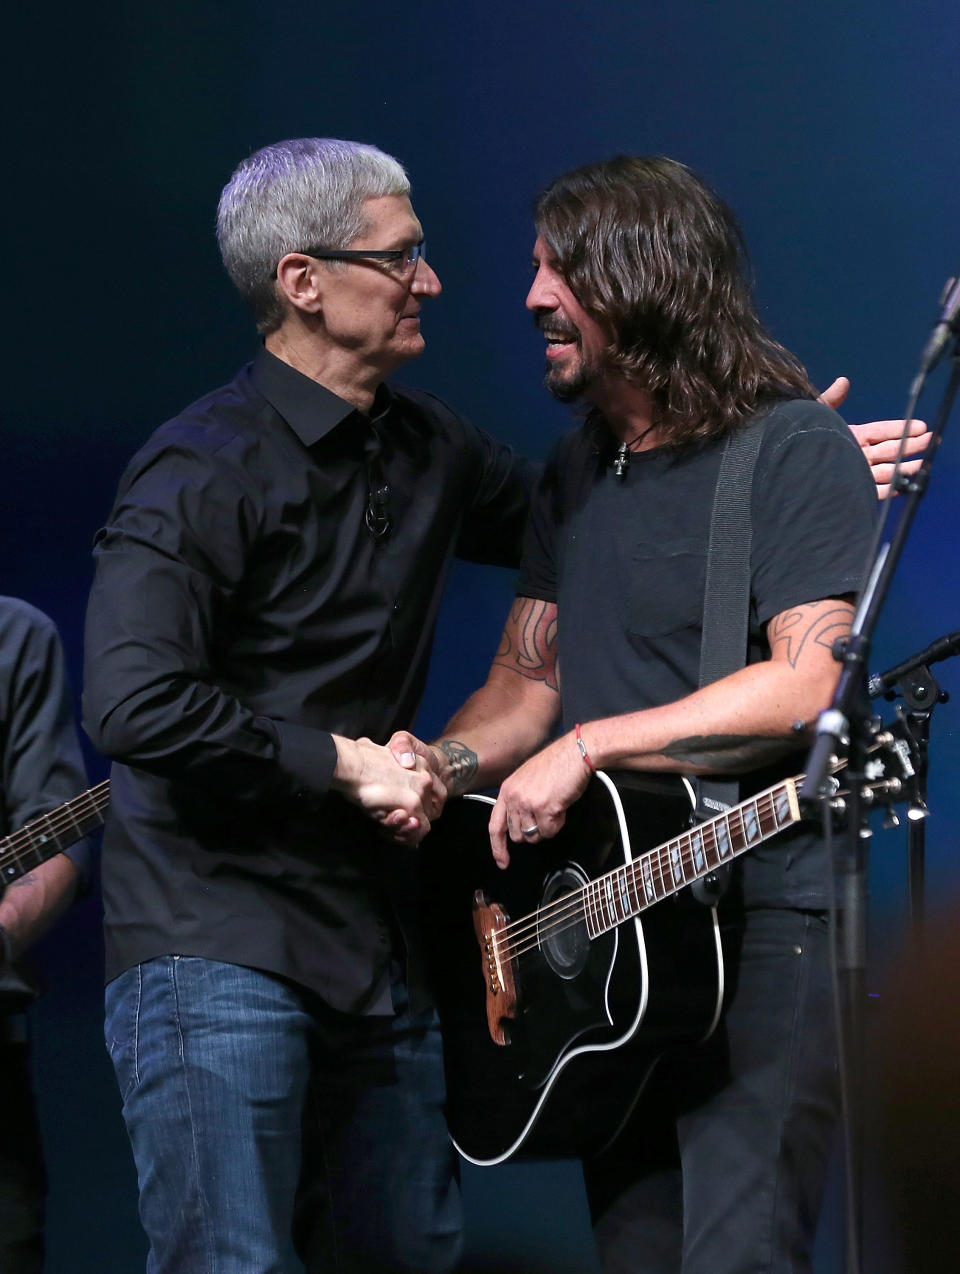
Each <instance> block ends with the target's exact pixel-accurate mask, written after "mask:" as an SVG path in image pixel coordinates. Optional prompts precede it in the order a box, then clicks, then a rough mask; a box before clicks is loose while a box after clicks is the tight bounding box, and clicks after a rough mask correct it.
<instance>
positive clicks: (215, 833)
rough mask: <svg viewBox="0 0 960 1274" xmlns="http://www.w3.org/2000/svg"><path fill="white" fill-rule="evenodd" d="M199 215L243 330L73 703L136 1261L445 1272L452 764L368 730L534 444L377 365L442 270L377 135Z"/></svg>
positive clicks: (421, 657)
mask: <svg viewBox="0 0 960 1274" xmlns="http://www.w3.org/2000/svg"><path fill="white" fill-rule="evenodd" d="M218 238H219V242H220V248H221V253H222V256H223V260H224V263H225V265H226V267H227V270H228V272H229V274H230V276H231V278H232V279H233V281H234V283H235V284H236V286H237V287H238V288H239V290H240V292H241V293H242V294H243V295H244V296H245V297H246V299H247V300H248V301H249V302H250V304H251V306H252V308H253V311H254V314H255V317H256V320H257V324H258V327H259V330H260V332H261V333H262V335H263V337H264V348H263V349H262V350H261V351H260V352H259V353H258V354H257V356H256V358H255V359H254V361H253V363H252V364H251V365H250V366H248V367H246V368H245V369H244V370H242V371H241V372H240V373H239V375H238V376H237V377H236V378H235V379H234V380H233V381H232V382H231V383H230V384H229V385H226V386H224V387H223V388H221V389H219V390H217V391H215V392H214V393H212V394H210V395H208V396H207V397H205V398H202V399H201V400H200V401H199V402H197V403H194V404H193V405H192V406H190V407H188V408H187V409H186V410H185V411H183V412H182V413H181V414H180V415H179V416H178V417H176V418H175V419H174V420H172V421H169V422H168V423H166V424H165V425H163V426H161V428H160V429H159V430H158V431H157V432H156V433H155V434H154V436H153V437H152V438H151V439H150V440H149V442H148V443H147V444H146V445H145V446H144V447H143V448H142V449H141V450H140V451H139V452H138V454H137V455H136V456H135V457H134V459H133V460H132V462H131V463H130V465H129V467H128V468H127V470H126V473H125V474H124V476H123V478H122V480H121V484H120V489H119V493H118V496H117V500H116V504H115V507H114V509H113V512H112V513H111V515H110V518H109V521H108V523H107V525H106V527H105V528H104V529H103V530H101V531H100V532H99V533H98V536H97V539H96V546H95V558H96V575H95V580H94V584H93V588H92V592H91V597H90V603H89V609H88V616H87V627H86V652H85V653H86V665H85V666H86V675H85V686H84V720H85V725H86V728H87V730H88V732H89V734H90V737H91V738H92V740H93V742H94V743H95V745H96V746H97V747H98V748H99V749H100V751H101V752H103V753H104V754H105V755H106V756H108V757H111V758H112V759H113V760H114V762H115V764H114V765H113V768H112V773H111V784H112V789H111V790H112V807H111V813H110V816H109V819H108V823H107V828H106V833H105V841H104V848H105V853H104V869H103V891H104V912H105V941H106V977H107V983H108V985H107V991H106V1007H107V1014H106V1038H107V1043H108V1047H109V1051H110V1054H111V1057H112V1059H113V1063H114V1067H115V1069H116V1073H117V1077H118V1081H119V1084H120V1088H121V1092H122V1096H123V1113H124V1118H125V1121H126V1124H127V1129H128V1132H129V1135H130V1140H131V1144H132V1147H133V1152H134V1158H135V1160H136V1164H137V1171H138V1177H139V1185H140V1215H141V1218H142V1221H143V1224H144V1227H145V1229H146V1232H147V1235H148V1238H149V1241H150V1255H149V1258H148V1269H149V1270H150V1271H151V1272H152V1274H161V1272H162V1274H174V1272H183V1274H186V1272H187V1271H190V1272H191V1274H196V1271H198V1270H203V1271H205V1274H252V1271H254V1270H256V1271H263V1272H264V1274H266V1272H268V1271H269V1272H271V1274H272V1272H274V1271H281V1270H288V1269H293V1268H296V1267H297V1261H296V1256H294V1254H293V1251H292V1250H291V1243H292V1247H293V1248H294V1249H295V1250H296V1253H297V1255H298V1256H299V1258H300V1260H301V1261H302V1262H303V1264H304V1265H305V1266H306V1267H307V1268H308V1269H309V1270H310V1271H320V1270H343V1271H350V1272H353V1271H366V1270H375V1271H378V1274H383V1272H384V1271H390V1270H408V1271H416V1272H417V1274H431V1272H433V1271H438V1272H439V1271H446V1270H450V1269H452V1268H453V1267H454V1266H455V1264H456V1262H457V1260H458V1257H459V1252H460V1249H461V1242H462V1240H461V1215H460V1203H459V1194H458V1188H457V1184H456V1167H455V1162H454V1160H453V1156H452V1151H451V1147H450V1144H449V1140H448V1138H447V1136H446V1132H445V1127H444V1123H443V1113H442V1106H443V1100H444V1087H443V1079H442V1068H441V1060H440V1042H439V1036H438V1031H437V1026H436V1020H435V1015H434V1014H433V1012H432V1010H431V1008H430V1003H429V997H428V994H427V990H426V987H425V985H424V971H423V967H422V958H421V952H420V949H419V943H418V935H417V927H416V923H415V921H414V914H415V909H416V896H415V887H414V883H413V871H412V867H413V846H415V845H416V843H418V842H419V840H420V839H421V838H422V836H423V835H424V834H425V833H426V831H427V829H428V828H429V825H430V820H431V819H432V818H434V817H435V816H436V815H437V813H438V812H439V810H440V808H441V805H442V802H443V799H444V797H445V794H446V791H445V787H444V786H443V784H442V783H440V782H439V780H438V779H437V778H436V776H435V775H433V773H432V771H431V769H430V766H429V765H428V764H427V763H426V762H424V761H423V760H422V759H419V758H414V756H413V755H412V754H411V755H410V756H408V757H404V758H403V759H404V764H403V765H400V764H397V762H396V760H395V759H394V757H393V755H392V754H391V752H390V751H389V750H388V749H387V748H386V747H385V746H384V744H385V741H386V740H387V739H389V738H390V737H391V734H392V733H393V732H394V731H396V730H397V729H399V728H400V727H404V726H409V724H410V722H411V721H412V720H413V718H414V716H415V713H416V709H417V706H418V703H419V699H420V695H421V692H422V688H423V683H424V677H425V671H426V665H427V658H428V654H429V650H430V645H431V640H432V635H433V630H434V626H435V619H436V613H437V606H438V602H439V598H440V593H441V589H442V585H443V581H444V579H445V575H446V571H447V568H448V564H449V561H450V558H451V556H453V555H456V556H459V557H463V558H467V559H469V560H472V561H477V562H489V563H499V564H505V565H516V564H517V562H518V561H519V545H520V541H521V537H522V528H523V524H524V521H525V516H526V509H527V504H528V499H529V494H530V490H531V486H532V473H531V470H530V468H529V467H528V466H527V464H526V462H522V461H518V460H516V459H515V458H514V457H513V455H512V453H511V451H510V449H509V448H507V447H504V446H502V445H499V444H497V443H496V442H494V441H493V440H492V439H491V438H489V437H488V436H487V435H486V434H484V433H482V432H481V431H480V430H478V429H476V428H474V427H473V426H471V425H470V424H469V423H468V422H467V421H466V420H464V419H463V417H461V416H460V415H459V414H457V413H456V412H455V411H453V410H452V409H451V408H449V407H448V406H447V405H446V404H445V403H443V402H441V401H440V400H439V399H437V398H434V397H433V396H431V395H430V394H427V393H422V392H418V391H414V390H409V389H397V388H389V387H388V386H387V385H386V384H385V377H387V376H388V375H390V374H391V373H392V372H394V371H396V370H397V369H398V368H400V367H401V366H402V365H403V364H404V363H405V362H407V361H408V360H410V359H413V358H415V357H416V356H417V355H418V354H419V353H420V352H421V350H422V349H423V345H424V341H423V336H422V334H421V331H420V311H421V306H422V304H423V302H424V300H426V299H428V298H432V297H434V296H436V295H437V294H438V293H439V292H440V282H439V280H438V278H437V275H436V274H435V272H434V271H433V269H432V268H431V267H430V265H429V264H428V262H427V259H426V257H425V255H424V252H423V236H422V231H421V226H420V223H419V221H418V220H417V218H416V216H415V214H414V211H413V209H412V207H411V204H410V199H409V183H408V180H407V177H406V174H405V173H404V171H403V169H402V168H401V166H400V165H399V164H398V163H397V162H396V161H395V160H393V159H392V158H390V157H389V156H387V155H384V154H383V153H382V152H380V151H378V150H376V149H374V148H373V147H369V146H364V145H359V144H356V143H351V142H343V141H335V140H329V139H309V138H308V139H299V140H293V141H287V142H281V143H278V144H276V145H274V146H268V147H266V148H264V149H263V150H261V151H259V152H257V153H256V154H254V155H252V156H251V157H250V158H249V159H247V160H245V161H244V162H243V163H242V164H240V166H239V167H238V168H237V170H236V172H235V173H234V174H233V176H232V177H231V179H230V181H229V182H228V184H227V186H226V188H225V189H224V191H223V194H222V196H221V200H220V207H219V214H218ZM833 392H835V393H836V392H837V389H836V387H833ZM839 392H840V394H841V396H842V392H843V390H842V387H841V389H840V391H839ZM878 428H879V433H878V432H877V431H874V433H873V435H872V438H871V441H876V440H877V439H882V438H883V437H889V436H892V434H891V431H890V430H887V429H885V428H882V427H878ZM888 447H889V443H884V442H882V441H881V442H880V449H879V451H877V453H876V454H877V456H878V458H880V457H881V455H882V454H884V449H885V448H888ZM411 764H412V765H414V766H415V768H414V769H410V768H408V767H409V766H410V765H411ZM378 824H380V826H378ZM384 832H385V833H386V835H384ZM291 1234H292V1240H291Z"/></svg>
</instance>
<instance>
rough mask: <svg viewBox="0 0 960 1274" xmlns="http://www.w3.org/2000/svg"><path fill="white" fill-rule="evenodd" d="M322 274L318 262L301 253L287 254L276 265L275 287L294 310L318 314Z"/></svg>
mask: <svg viewBox="0 0 960 1274" xmlns="http://www.w3.org/2000/svg"><path fill="white" fill-rule="evenodd" d="M322 283H323V280H322V274H321V267H320V264H319V262H317V261H314V259H313V258H312V257H307V256H304V254H303V253H302V252H288V253H287V255H286V256H284V257H281V258H280V261H279V262H278V264H277V287H278V288H279V290H280V293H281V295H282V296H284V297H286V299H287V301H288V302H289V304H290V305H292V306H293V307H294V309H297V310H301V311H302V312H303V313H305V314H319V312H320V310H321V309H322V308H323V286H322Z"/></svg>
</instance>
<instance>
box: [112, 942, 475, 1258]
mask: <svg viewBox="0 0 960 1274" xmlns="http://www.w3.org/2000/svg"><path fill="white" fill-rule="evenodd" d="M106 1006H107V1018H106V1038H107V1046H108V1048H109V1051H110V1055H111V1058H112V1060H113V1064H114V1068H115V1070H116V1073H117V1078H118V1081H119V1084H120V1090H121V1094H122V1097H123V1115H124V1119H125V1121H126V1125H127V1131H128V1133H129V1136H130V1141H131V1144H132V1147H133V1154H134V1159H135V1160H136V1165H137V1174H138V1178H139V1184H140V1217H141V1220H142V1222H143V1226H144V1229H145V1230H146V1232H147V1236H148V1238H149V1240H150V1254H149V1257H148V1260H147V1271H148V1274H290V1272H291V1271H294V1270H298V1269H301V1268H302V1266H301V1264H300V1261H302V1262H303V1264H304V1265H305V1267H306V1268H307V1270H309V1271H310V1274H320V1272H321V1271H324V1272H326V1271H331V1272H334V1274H367V1272H368V1271H369V1272H370V1274H372V1272H373V1271H376V1272H377V1274H385V1272H386V1271H397V1272H398V1274H399V1272H401V1271H403V1272H409V1274H413V1272H414V1271H415V1272H416V1274H446V1271H449V1270H452V1269H453V1268H454V1267H455V1265H456V1263H457V1260H458V1258H459V1254H460V1247H461V1213H460V1197H459V1188H458V1185H457V1181H456V1164H455V1156H454V1152H453V1150H452V1147H451V1145H450V1142H449V1139H448V1137H447V1132H446V1125H445V1123H444V1119H443V1100H444V1084H443V1071H442V1061H441V1051H440V1038H439V1030H438V1028H437V1025H436V1020H435V1018H434V1017H433V1015H432V1014H422V1015H412V1014H410V1013H409V1012H408V1011H407V1001H406V992H405V988H404V987H403V985H402V983H401V982H400V981H399V979H395V982H394V1006H395V1008H396V1010H397V1015H396V1016H395V1017H393V1018H370V1017H359V1016H356V1017H355V1016H352V1015H346V1014H342V1013H337V1012H335V1011H334V1010H332V1009H330V1008H329V1007H328V1006H326V1005H324V1004H323V1003H322V1002H321V1001H320V1000H318V999H317V998H316V997H312V996H310V995H309V994H308V993H306V992H303V991H302V990H299V989H297V988H296V987H293V986H291V985H289V984H287V983H285V982H283V981H282V980H280V979H278V978H275V977H271V976H270V975H268V974H264V973H259V972H256V971H255V970H252V969H246V968H241V967H239V966H237V965H232V964H222V963H218V962H216V961H211V960H203V959H197V958H194V957H187V956H182V957H181V956H165V957H162V958H160V959H156V960H151V961H149V962H148V963H146V964H142V965H139V966H136V967H134V968H132V969H128V970H127V971H126V972H125V973H123V974H121V976H120V977H118V978H116V979H115V980H114V981H113V982H111V983H110V985H109V986H108V987H107V994H106ZM294 1248H295V1249H296V1252H297V1253H298V1254H299V1257H300V1261H298V1260H297V1258H296V1256H294Z"/></svg>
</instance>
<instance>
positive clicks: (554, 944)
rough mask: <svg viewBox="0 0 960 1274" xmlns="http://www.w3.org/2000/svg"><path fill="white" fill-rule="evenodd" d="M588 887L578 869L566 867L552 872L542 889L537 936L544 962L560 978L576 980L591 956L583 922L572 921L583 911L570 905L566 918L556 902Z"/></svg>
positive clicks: (586, 881)
mask: <svg viewBox="0 0 960 1274" xmlns="http://www.w3.org/2000/svg"><path fill="white" fill-rule="evenodd" d="M587 883H588V878H587V877H586V876H585V875H584V874H583V873H582V872H581V871H580V870H579V868H577V867H573V866H570V865H568V866H566V867H564V868H563V869H562V870H561V871H558V872H554V874H553V875H552V876H550V877H549V878H548V880H547V882H546V884H545V886H544V890H543V896H542V898H541V901H540V914H541V921H540V926H539V933H538V935H537V936H538V940H539V943H540V950H541V952H542V954H543V958H544V959H545V960H546V962H547V964H548V965H549V966H550V968H551V969H552V970H553V972H554V973H555V974H556V975H557V977H559V978H567V979H570V978H575V977H577V976H578V975H579V974H580V973H581V972H582V971H583V968H584V966H585V964H586V963H587V957H588V956H589V954H590V935H589V934H588V933H587V926H586V924H585V922H584V921H583V920H582V919H575V918H574V917H575V916H580V915H581V914H582V909H581V908H578V907H575V905H574V904H571V906H570V913H569V915H568V914H567V911H566V908H565V907H564V904H563V902H562V901H559V900H562V897H563V895H564V894H570V893H573V892H574V891H575V890H580V889H582V888H583V886H584V885H585V884H587ZM545 910H546V913H547V914H546V915H544V914H543V913H544V911H545Z"/></svg>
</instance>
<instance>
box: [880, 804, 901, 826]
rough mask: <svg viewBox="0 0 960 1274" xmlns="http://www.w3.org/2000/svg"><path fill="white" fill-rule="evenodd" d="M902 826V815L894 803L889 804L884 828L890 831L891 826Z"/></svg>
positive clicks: (884, 819)
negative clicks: (894, 806)
mask: <svg viewBox="0 0 960 1274" xmlns="http://www.w3.org/2000/svg"><path fill="white" fill-rule="evenodd" d="M899 826H900V815H899V814H898V813H897V811H896V810H895V809H894V808H893V806H892V805H888V806H887V811H886V813H885V814H884V816H883V830H884V831H886V832H888V831H889V830H890V828H891V827H899Z"/></svg>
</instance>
